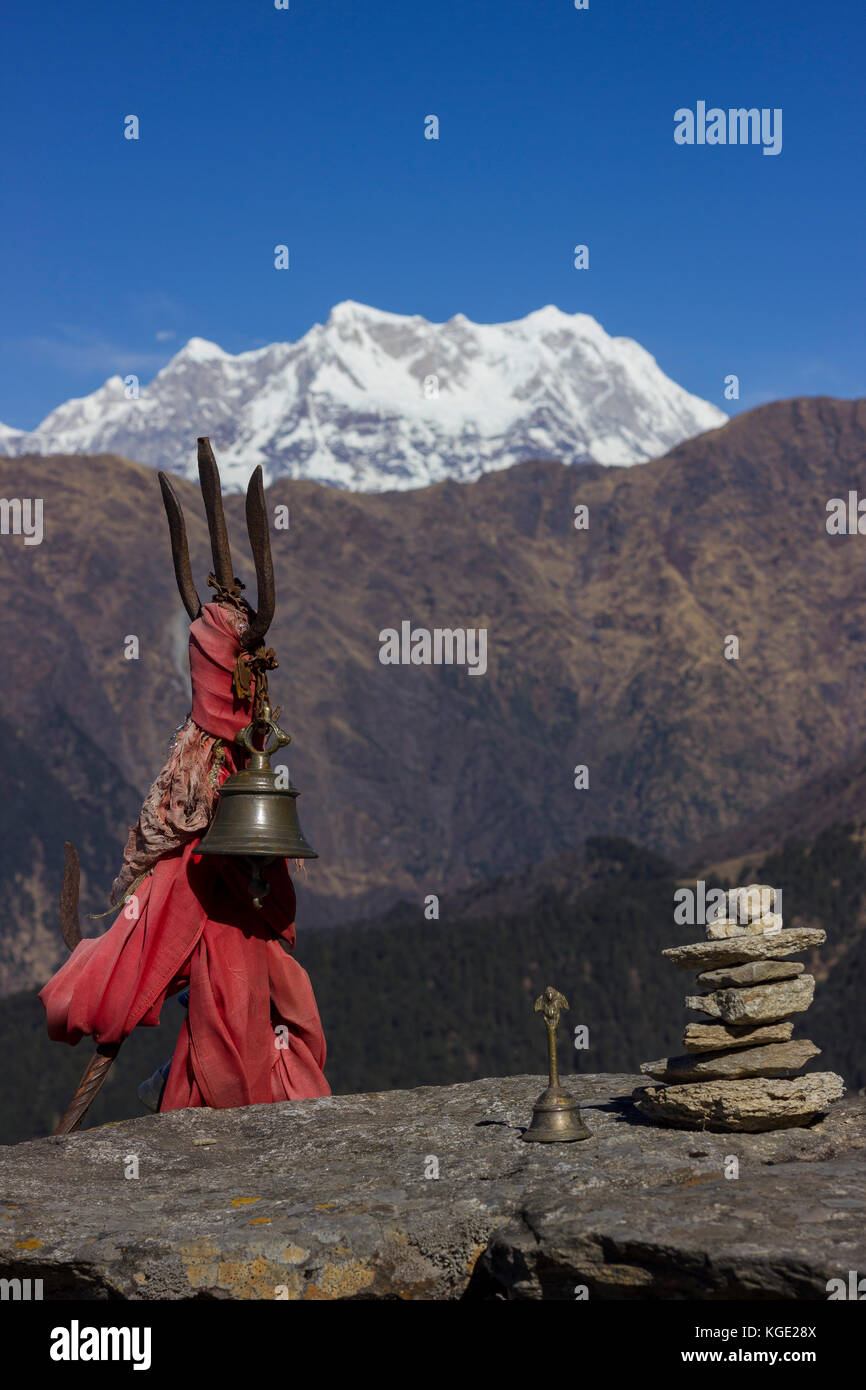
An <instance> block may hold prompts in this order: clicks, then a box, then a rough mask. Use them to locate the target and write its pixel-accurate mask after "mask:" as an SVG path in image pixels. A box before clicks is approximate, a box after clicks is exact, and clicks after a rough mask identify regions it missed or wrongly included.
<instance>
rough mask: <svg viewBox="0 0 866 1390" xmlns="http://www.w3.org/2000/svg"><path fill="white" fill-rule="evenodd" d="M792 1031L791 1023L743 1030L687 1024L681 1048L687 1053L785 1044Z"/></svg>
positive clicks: (758, 1026)
mask: <svg viewBox="0 0 866 1390" xmlns="http://www.w3.org/2000/svg"><path fill="white" fill-rule="evenodd" d="M793 1031H794V1025H793V1023H765V1024H758V1025H753V1026H748V1025H747V1026H746V1027H745V1028H732V1027H731V1026H730V1024H727V1023H687V1024H686V1029H685V1032H684V1034H683V1047H684V1048H685V1049H686V1051H687V1052H718V1051H720V1050H721V1049H722V1048H731V1047H757V1046H758V1044H759V1043H774V1042H787V1041H788V1039H789V1038H790V1037H791V1034H792V1033H793Z"/></svg>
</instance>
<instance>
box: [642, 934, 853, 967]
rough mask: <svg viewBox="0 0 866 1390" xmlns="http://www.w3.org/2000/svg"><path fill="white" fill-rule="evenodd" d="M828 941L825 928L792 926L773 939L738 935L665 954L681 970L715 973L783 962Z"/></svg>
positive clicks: (669, 951)
mask: <svg viewBox="0 0 866 1390" xmlns="http://www.w3.org/2000/svg"><path fill="white" fill-rule="evenodd" d="M826 940H827V933H826V932H825V931H824V930H823V929H822V928H821V927H789V928H788V930H787V931H780V932H776V933H775V934H774V935H770V936H767V935H764V936H734V937H731V938H730V939H729V940H727V941H693V942H690V943H689V944H688V945H687V946H668V947H667V948H666V949H665V950H664V951H662V955H663V956H664V958H665V960H669V961H671V962H672V963H673V964H674V965H678V966H679V968H680V970H714V969H716V968H717V967H718V966H722V965H744V964H745V962H746V961H750V960H783V959H784V958H785V956H792V955H796V953H797V952H798V951H807V950H809V949H810V948H811V947H812V946H821V945H823V943H824V942H825V941H826Z"/></svg>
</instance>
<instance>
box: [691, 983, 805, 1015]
mask: <svg viewBox="0 0 866 1390" xmlns="http://www.w3.org/2000/svg"><path fill="white" fill-rule="evenodd" d="M814 996H815V977H814V976H813V975H798V976H797V978H796V979H794V980H777V981H775V982H771V983H770V984H765V985H751V986H747V987H746V988H745V989H721V990H716V991H715V993H712V994H693V995H689V996H688V998H687V999H686V1008H687V1009H698V1010H699V1011H700V1012H701V1013H705V1014H709V1015H710V1016H711V1017H712V1018H720V1019H721V1020H722V1022H723V1023H775V1022H776V1021H777V1020H778V1019H782V1018H790V1016H791V1014H799V1013H803V1012H804V1011H805V1010H806V1009H808V1007H809V1005H810V1004H811V1002H812V1000H813V998H814Z"/></svg>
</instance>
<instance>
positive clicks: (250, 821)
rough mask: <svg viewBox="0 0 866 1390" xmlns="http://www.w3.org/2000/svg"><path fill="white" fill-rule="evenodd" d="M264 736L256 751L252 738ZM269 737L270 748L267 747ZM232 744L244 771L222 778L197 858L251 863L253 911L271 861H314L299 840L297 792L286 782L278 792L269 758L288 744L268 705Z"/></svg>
mask: <svg viewBox="0 0 866 1390" xmlns="http://www.w3.org/2000/svg"><path fill="white" fill-rule="evenodd" d="M257 734H258V735H259V736H261V735H264V738H263V740H262V741H263V746H262V747H261V748H256V747H255V745H254V743H253V738H254V736H255V735H257ZM271 737H273V739H274V742H273V745H272V747H270V748H268V743H269V741H270V739H271ZM235 743H236V744H238V746H239V747H241V748H244V749H246V752H247V754H248V761H247V765H246V766H245V767H243V768H241V770H240V771H239V772H233V773H232V775H231V776H230V777H227V778H226V780H225V782H223V784H222V786H221V787H220V789H219V801H218V802H217V808H216V811H215V813H214V818H213V820H212V821H211V824H210V827H209V829H208V832H207V834H206V835H205V837H204V839H203V840H202V841H201V843H200V844H199V846H198V850H197V853H198V854H225V855H231V856H232V857H234V858H242V859H250V860H252V861H253V867H254V874H253V877H252V879H251V880H250V891H251V892H252V894H253V902H254V903H255V906H256V907H261V899H262V898H263V897H264V896H265V894H266V893H267V891H268V885H267V884H266V883H265V882H264V880H263V879H262V877H261V870H262V869H263V868H264V867H265V865H266V864H269V863H270V862H271V861H272V860H273V859H318V857H319V856H318V855H317V853H316V851H315V850H314V849H313V847H312V845H310V844H309V843H308V841H307V840H306V839H305V838H304V835H303V832H302V830H301V827H300V824H299V823H298V811H297V807H296V805H295V802H296V800H297V798H298V789H297V787H293V786H292V784H291V782H289V783H288V785H287V786H280V785H279V783H278V777H277V773H276V772H275V771H274V769H273V768H272V767H271V762H270V760H271V754H273V753H275V752H276V751H277V749H278V748H284V747H285V746H286V745H287V744H289V743H291V737H290V736H289V734H287V733H286V732H285V731H284V730H283V729H281V728H280V727H279V725H278V724H277V723H275V721H274V720H273V719H272V718H271V711H270V707H269V706H268V705H265V706H264V707H263V709H262V714H261V717H260V718H257V719H254V720H253V721H252V723H251V724H248V725H247V727H246V728H245V729H242V730H241V732H240V733H239V734H238V735H237V736H236V738H235Z"/></svg>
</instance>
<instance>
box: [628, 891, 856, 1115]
mask: <svg viewBox="0 0 866 1390" xmlns="http://www.w3.org/2000/svg"><path fill="white" fill-rule="evenodd" d="M780 897H781V894H780ZM775 907H776V892H775V889H773V888H769V887H767V886H765V885H763V884H757V883H753V884H750V885H749V887H747V888H733V889H731V890H730V891H729V892H728V893H727V894H726V897H725V905H724V906H723V907H722V908H721V914H723V915H721V914H719V912H718V910H717V914H716V916H715V917H714V918H713V919H712V920H710V921H708V923H707V940H706V941H698V942H695V943H693V944H692V945H688V946H672V947H670V948H669V949H668V950H666V951H663V952H662V955H663V956H664V957H665V958H666V959H667V960H669V961H671V962H672V963H673V964H674V965H676V966H678V967H679V968H680V969H681V970H698V971H699V972H700V973H699V974H698V977H697V990H696V992H695V993H693V994H690V995H688V996H687V998H686V1008H687V1009H694V1010H696V1011H697V1012H699V1013H701V1014H703V1015H704V1016H705V1019H704V1021H702V1022H699V1023H686V1027H685V1035H684V1037H683V1046H684V1047H685V1049H686V1051H685V1053H684V1055H683V1056H681V1057H665V1058H663V1059H662V1060H661V1061H659V1062H644V1063H643V1065H642V1066H641V1071H642V1072H644V1073H645V1074H646V1075H647V1076H650V1077H653V1078H654V1080H655V1081H657V1082H659V1083H661V1084H659V1085H647V1086H640V1087H638V1088H637V1090H635V1092H634V1100H635V1103H636V1105H637V1107H638V1109H639V1110H640V1111H641V1112H642V1113H643V1114H644V1115H647V1116H648V1117H649V1118H651V1119H653V1120H657V1121H661V1122H663V1123H666V1124H670V1125H676V1126H678V1127H680V1128H683V1129H709V1130H748V1131H752V1132H757V1131H760V1130H769V1129H787V1128H789V1127H794V1126H798V1125H808V1124H811V1123H812V1122H813V1121H814V1120H816V1119H817V1118H818V1117H819V1116H821V1115H823V1114H824V1113H826V1111H827V1108H828V1106H829V1105H830V1104H831V1103H832V1102H833V1101H834V1100H838V1099H839V1098H840V1097H841V1096H842V1094H843V1092H844V1090H845V1083H844V1081H843V1080H842V1077H841V1076H837V1075H836V1074H835V1072H811V1073H809V1075H807V1076H797V1075H796V1073H797V1072H799V1071H800V1070H801V1069H802V1068H803V1067H804V1066H805V1065H806V1063H807V1062H810V1061H811V1060H812V1058H813V1057H817V1056H818V1055H819V1053H820V1050H821V1049H820V1048H818V1047H816V1046H815V1044H814V1043H812V1042H809V1041H808V1039H805V1038H793V1037H792V1034H793V1031H794V1024H793V1021H792V1018H793V1016H794V1015H796V1014H801V1013H803V1012H804V1011H805V1010H806V1009H808V1007H809V1005H810V1004H811V1003H812V997H813V995H814V992H815V980H814V978H813V976H811V975H807V974H804V969H805V967H804V966H803V965H802V963H800V962H798V961H793V960H791V959H790V957H791V956H794V955H797V954H799V952H801V951H805V950H808V949H810V948H811V947H814V946H820V945H821V944H822V943H823V942H824V940H825V939H826V932H824V931H822V930H821V929H820V928H815V927H796V928H789V929H788V930H785V929H784V926H783V923H782V917H781V914H780V913H778V912H776V910H775ZM706 1019H709V1020H711V1021H710V1022H707V1021H706Z"/></svg>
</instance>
